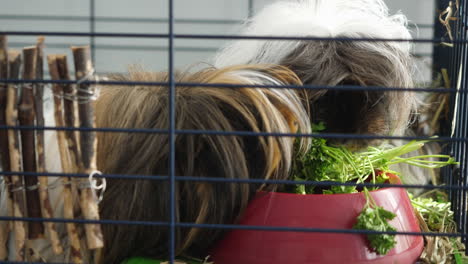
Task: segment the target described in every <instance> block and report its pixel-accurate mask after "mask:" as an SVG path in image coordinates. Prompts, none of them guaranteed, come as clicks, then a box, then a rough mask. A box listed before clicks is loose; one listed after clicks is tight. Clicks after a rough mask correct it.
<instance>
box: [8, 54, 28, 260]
mask: <svg viewBox="0 0 468 264" xmlns="http://www.w3.org/2000/svg"><path fill="white" fill-rule="evenodd" d="M8 63H9V66H10V73H9V79H18V77H19V71H20V67H21V57H20V52H18V51H10V52H9V53H8ZM17 103H18V89H17V88H16V87H15V85H13V84H9V85H8V90H7V109H6V114H7V115H6V116H7V120H6V122H7V125H8V126H17V125H18V104H17ZM8 149H9V153H10V169H11V171H21V170H22V166H21V152H20V138H19V132H18V130H15V129H9V130H8ZM11 193H12V196H13V216H14V217H25V216H26V200H25V194H24V193H25V192H24V184H23V177H20V176H19V175H12V177H11ZM13 231H14V234H15V254H14V255H15V256H14V258H15V260H16V261H24V257H25V242H26V233H27V225H26V223H25V222H22V221H14V223H13Z"/></svg>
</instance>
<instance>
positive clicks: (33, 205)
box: [18, 47, 44, 239]
mask: <svg viewBox="0 0 468 264" xmlns="http://www.w3.org/2000/svg"><path fill="white" fill-rule="evenodd" d="M23 58H24V61H23V79H24V80H33V79H35V78H36V62H37V49H36V47H28V48H24V49H23ZM21 93H22V94H21V99H20V105H19V108H18V109H19V112H18V119H19V122H20V124H21V125H22V126H34V125H35V123H34V120H35V117H36V114H35V109H34V90H33V86H32V85H30V84H24V85H23V89H22V92H21ZM34 134H35V133H34V130H22V131H21V150H22V153H23V170H24V171H25V172H37V169H36V151H35V150H36V146H35V139H34V136H35V135H34ZM24 182H25V185H26V203H27V211H28V217H34V218H40V217H42V214H41V203H40V199H39V191H38V179H37V176H26V177H24ZM43 237H44V227H43V225H42V223H41V222H35V221H33V222H29V223H28V238H29V239H38V238H43Z"/></svg>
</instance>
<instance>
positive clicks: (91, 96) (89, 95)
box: [54, 69, 106, 104]
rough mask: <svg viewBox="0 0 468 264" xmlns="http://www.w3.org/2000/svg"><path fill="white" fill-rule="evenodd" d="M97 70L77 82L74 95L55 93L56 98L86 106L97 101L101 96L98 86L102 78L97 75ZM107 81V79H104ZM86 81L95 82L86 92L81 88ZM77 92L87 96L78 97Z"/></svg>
mask: <svg viewBox="0 0 468 264" xmlns="http://www.w3.org/2000/svg"><path fill="white" fill-rule="evenodd" d="M95 72H96V71H95V69H92V70H91V71H89V72H88V73H87V74H86V75H85V76H83V77H82V78H81V79H79V80H77V82H76V86H77V88H76V91H74V92H73V93H60V94H56V93H54V96H56V97H58V98H61V99H65V100H69V101H77V102H78V104H86V103H89V102H90V101H95V100H96V99H97V98H98V97H99V94H100V88H99V86H98V85H97V84H98V83H99V81H100V78H99V76H98V75H96V74H95ZM103 79H106V78H103ZM85 81H93V82H94V83H93V84H92V85H90V89H89V90H85V89H82V88H80V87H79V85H80V84H82V83H84V82H85ZM77 92H81V93H84V94H85V95H78V94H77Z"/></svg>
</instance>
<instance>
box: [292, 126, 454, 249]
mask: <svg viewBox="0 0 468 264" xmlns="http://www.w3.org/2000/svg"><path fill="white" fill-rule="evenodd" d="M324 129H325V126H324V125H323V123H322V124H315V125H313V131H315V132H317V131H322V130H324ZM426 142H429V140H425V141H411V142H409V143H407V144H405V145H403V146H399V147H390V146H380V147H369V148H368V149H367V150H366V151H364V152H351V151H350V150H348V149H346V148H344V147H333V146H329V145H327V141H326V140H325V139H323V138H313V139H312V145H311V148H310V150H309V151H308V153H306V154H305V155H303V156H299V157H296V162H295V164H294V166H293V179H294V180H296V181H298V182H301V181H331V182H342V183H344V182H356V183H362V182H365V181H367V180H369V177H371V178H370V179H371V182H372V183H384V182H386V181H387V180H388V179H389V178H388V177H387V175H386V172H391V173H393V174H398V172H394V171H391V170H390V169H389V166H390V165H393V164H397V163H406V164H409V165H413V166H418V167H423V168H440V167H443V166H446V165H450V164H458V163H457V162H455V160H454V159H453V158H451V157H450V156H448V155H418V156H412V157H407V158H402V157H401V156H403V155H405V154H407V153H410V152H413V151H415V150H418V149H420V148H421V147H423V145H424V144H425V143H426ZM430 158H438V159H439V160H437V161H433V160H429V159H430ZM440 159H443V160H440ZM376 171H379V172H381V173H376ZM294 192H295V193H298V194H312V193H316V190H315V188H314V186H311V185H304V184H300V183H299V184H297V185H296V188H295V190H294ZM355 192H357V189H356V187H355V186H335V185H333V186H331V187H330V188H329V189H325V190H322V193H324V194H335V193H355ZM364 192H365V194H366V200H367V202H366V205H365V207H364V208H363V210H362V212H361V214H360V215H359V216H358V219H357V223H356V225H355V226H354V227H353V228H356V229H363V230H375V231H382V232H385V231H396V229H395V228H394V227H392V226H391V225H390V224H389V223H388V220H391V219H393V218H394V217H395V214H393V213H392V212H389V211H387V210H385V209H384V208H382V207H379V206H377V205H376V204H375V202H374V201H373V199H372V197H371V196H370V194H369V191H368V189H367V188H364ZM433 218H434V220H432V221H433V222H437V221H438V219H437V218H436V217H435V216H433ZM367 238H368V239H369V242H370V245H371V246H372V248H373V249H374V250H375V251H376V252H377V253H379V254H387V253H388V251H389V250H391V249H392V248H393V247H394V246H395V243H396V240H395V236H394V235H389V234H369V235H367Z"/></svg>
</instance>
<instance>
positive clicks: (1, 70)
mask: <svg viewBox="0 0 468 264" xmlns="http://www.w3.org/2000/svg"><path fill="white" fill-rule="evenodd" d="M7 78H8V48H7V37H6V36H3V35H1V36H0V79H7ZM7 87H8V86H7V85H6V84H0V125H6V102H7ZM0 156H1V161H0V162H1V163H0V164H1V166H2V168H3V170H4V171H10V153H9V151H8V132H7V130H5V129H2V130H0ZM3 177H4V178H5V183H6V186H5V189H7V188H9V184H10V183H11V180H10V177H8V176H3ZM6 199H7V200H6V202H7V208H9V209H11V208H12V202H13V201H12V199H11V196H10V194H7V195H6ZM9 233H10V223H9V222H0V260H5V259H6V258H7V257H8V247H7V243H8V237H9Z"/></svg>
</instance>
